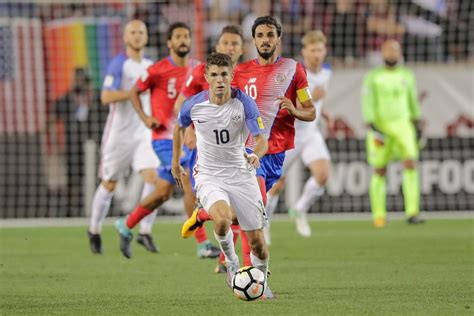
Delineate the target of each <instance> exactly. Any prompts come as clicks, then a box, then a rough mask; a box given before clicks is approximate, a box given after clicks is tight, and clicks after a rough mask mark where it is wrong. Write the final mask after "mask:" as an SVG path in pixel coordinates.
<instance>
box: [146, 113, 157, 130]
mask: <svg viewBox="0 0 474 316" xmlns="http://www.w3.org/2000/svg"><path fill="white" fill-rule="evenodd" d="M143 122H144V123H145V125H146V127H148V128H150V129H155V128H158V127H160V125H161V123H160V121H158V120H157V119H156V118H155V117H153V116H147V117H145V118H144V119H143Z"/></svg>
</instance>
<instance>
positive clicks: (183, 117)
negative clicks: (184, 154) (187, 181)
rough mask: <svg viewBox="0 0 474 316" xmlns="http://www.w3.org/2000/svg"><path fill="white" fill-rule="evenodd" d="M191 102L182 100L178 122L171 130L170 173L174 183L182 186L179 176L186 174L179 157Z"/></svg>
mask: <svg viewBox="0 0 474 316" xmlns="http://www.w3.org/2000/svg"><path fill="white" fill-rule="evenodd" d="M192 106H193V104H192V103H191V101H190V100H187V101H186V102H184V104H183V106H182V107H181V110H180V111H179V114H178V122H177V124H176V126H175V128H174V131H173V158H172V160H171V173H172V174H173V178H174V180H175V181H176V184H177V185H178V186H179V187H180V188H182V187H183V182H182V181H181V177H182V176H183V175H186V172H185V171H184V169H183V167H181V164H180V157H181V148H182V147H183V134H184V130H185V129H186V128H187V127H188V126H189V125H191V123H192V120H191V108H192Z"/></svg>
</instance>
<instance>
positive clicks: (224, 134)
mask: <svg viewBox="0 0 474 316" xmlns="http://www.w3.org/2000/svg"><path fill="white" fill-rule="evenodd" d="M213 132H214V134H215V135H216V143H217V145H220V144H227V143H228V142H229V131H228V130H226V129H222V130H220V131H219V130H218V129H215V130H213Z"/></svg>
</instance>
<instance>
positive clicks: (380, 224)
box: [374, 217, 387, 228]
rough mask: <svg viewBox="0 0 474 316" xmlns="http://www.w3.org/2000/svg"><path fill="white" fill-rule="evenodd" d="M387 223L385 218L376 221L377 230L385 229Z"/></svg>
mask: <svg viewBox="0 0 474 316" xmlns="http://www.w3.org/2000/svg"><path fill="white" fill-rule="evenodd" d="M386 223H387V221H386V220H385V217H379V218H376V219H374V227H375V228H384V227H385V224H386Z"/></svg>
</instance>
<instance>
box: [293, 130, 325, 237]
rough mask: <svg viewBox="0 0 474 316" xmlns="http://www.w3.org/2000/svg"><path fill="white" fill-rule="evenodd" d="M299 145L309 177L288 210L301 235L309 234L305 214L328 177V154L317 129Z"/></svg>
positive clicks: (321, 191)
mask: <svg viewBox="0 0 474 316" xmlns="http://www.w3.org/2000/svg"><path fill="white" fill-rule="evenodd" d="M306 139H307V140H306V141H305V142H304V143H303V144H302V145H301V146H302V148H301V154H300V157H301V160H302V161H303V163H304V165H305V166H306V167H308V168H309V170H310V172H311V177H310V178H309V179H308V180H306V183H305V185H304V187H303V192H302V193H301V196H300V197H299V198H298V200H297V201H296V203H295V205H294V207H292V208H291V209H290V210H289V211H290V212H289V213H290V215H294V217H295V220H296V230H297V231H298V233H299V234H300V235H301V236H303V237H309V236H311V228H310V226H309V224H308V220H307V217H306V214H307V213H308V210H309V209H310V207H311V206H312V205H313V204H314V202H315V201H316V200H317V199H318V198H319V197H320V196H322V195H323V193H324V186H325V185H326V182H327V180H328V178H329V170H330V156H329V150H328V148H327V146H326V142H325V141H324V139H323V136H322V135H321V133H320V132H319V131H316V130H315V131H313V132H312V134H311V135H307V137H306Z"/></svg>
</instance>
